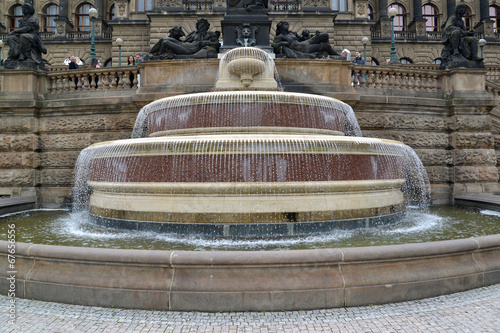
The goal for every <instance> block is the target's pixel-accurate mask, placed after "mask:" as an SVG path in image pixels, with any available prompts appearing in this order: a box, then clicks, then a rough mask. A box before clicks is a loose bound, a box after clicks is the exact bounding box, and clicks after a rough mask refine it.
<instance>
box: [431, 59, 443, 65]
mask: <svg viewBox="0 0 500 333" xmlns="http://www.w3.org/2000/svg"><path fill="white" fill-rule="evenodd" d="M432 63H433V64H435V65H436V64H437V65H439V64H440V63H441V58H436V59H434V60H432Z"/></svg>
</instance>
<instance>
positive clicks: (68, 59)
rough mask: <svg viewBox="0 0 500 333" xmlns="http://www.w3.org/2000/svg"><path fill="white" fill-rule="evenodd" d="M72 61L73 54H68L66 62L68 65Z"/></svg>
mask: <svg viewBox="0 0 500 333" xmlns="http://www.w3.org/2000/svg"><path fill="white" fill-rule="evenodd" d="M70 62H71V54H68V57H67V58H66V59H64V64H65V65H66V66H68V65H69V63H70Z"/></svg>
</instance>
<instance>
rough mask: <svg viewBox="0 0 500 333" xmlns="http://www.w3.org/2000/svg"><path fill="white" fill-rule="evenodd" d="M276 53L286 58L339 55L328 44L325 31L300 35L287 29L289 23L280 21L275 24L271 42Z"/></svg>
mask: <svg viewBox="0 0 500 333" xmlns="http://www.w3.org/2000/svg"><path fill="white" fill-rule="evenodd" d="M272 47H273V49H274V53H275V54H276V55H281V56H285V57H287V58H329V57H330V56H340V54H338V53H337V52H335V51H334V50H333V47H332V46H331V45H330V42H329V36H328V34H327V33H320V32H319V31H317V32H316V34H314V35H312V36H311V35H310V34H309V31H307V32H306V33H305V34H303V35H302V36H299V35H298V34H297V33H296V32H291V31H289V24H288V22H286V21H281V22H279V23H278V24H277V25H276V37H274V41H273V44H272Z"/></svg>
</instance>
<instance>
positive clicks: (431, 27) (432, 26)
mask: <svg viewBox="0 0 500 333" xmlns="http://www.w3.org/2000/svg"><path fill="white" fill-rule="evenodd" d="M426 9H431V10H432V11H433V13H426ZM422 16H423V18H424V19H426V22H425V30H426V31H439V29H440V26H439V10H438V8H437V7H436V6H434V5H433V4H431V3H427V4H425V5H423V6H422ZM430 20H432V21H434V22H430Z"/></svg>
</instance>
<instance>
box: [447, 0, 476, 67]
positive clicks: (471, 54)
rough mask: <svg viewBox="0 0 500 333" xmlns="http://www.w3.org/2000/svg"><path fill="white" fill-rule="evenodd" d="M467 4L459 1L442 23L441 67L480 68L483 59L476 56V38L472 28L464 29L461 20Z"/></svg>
mask: <svg viewBox="0 0 500 333" xmlns="http://www.w3.org/2000/svg"><path fill="white" fill-rule="evenodd" d="M466 10H467V6H466V5H465V3H464V2H459V3H457V5H456V6H455V13H454V14H453V15H451V16H450V17H448V20H446V23H445V25H444V36H443V45H444V46H443V50H442V51H441V59H442V60H441V69H451V68H458V67H465V68H481V67H484V64H483V63H482V60H483V59H480V58H478V56H477V51H478V40H477V38H476V37H474V30H470V31H467V30H465V25H464V22H463V20H462V17H463V16H464V14H465V12H466Z"/></svg>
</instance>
